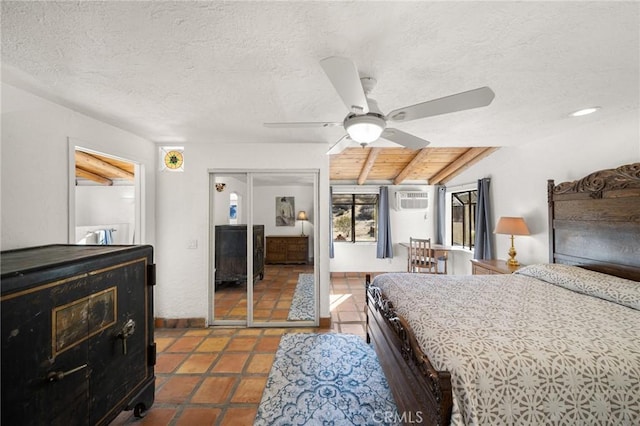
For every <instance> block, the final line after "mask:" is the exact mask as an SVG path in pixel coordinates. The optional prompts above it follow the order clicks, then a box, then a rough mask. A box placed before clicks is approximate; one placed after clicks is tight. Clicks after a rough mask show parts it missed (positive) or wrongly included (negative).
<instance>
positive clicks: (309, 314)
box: [287, 274, 316, 321]
mask: <svg viewBox="0 0 640 426" xmlns="http://www.w3.org/2000/svg"><path fill="white" fill-rule="evenodd" d="M315 318H316V300H315V297H313V274H300V275H298V284H297V285H296V289H295V291H294V292H293V299H292V300H291V307H290V308H289V315H288V316H287V320H288V321H311V320H314V319H315Z"/></svg>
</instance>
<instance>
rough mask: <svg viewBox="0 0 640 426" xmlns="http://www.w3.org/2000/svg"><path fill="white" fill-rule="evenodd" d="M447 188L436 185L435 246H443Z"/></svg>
mask: <svg viewBox="0 0 640 426" xmlns="http://www.w3.org/2000/svg"><path fill="white" fill-rule="evenodd" d="M446 196H447V187H446V186H444V185H436V244H444V234H445V232H446V231H445V229H446V223H445V221H446V214H447V204H446V203H447V200H446Z"/></svg>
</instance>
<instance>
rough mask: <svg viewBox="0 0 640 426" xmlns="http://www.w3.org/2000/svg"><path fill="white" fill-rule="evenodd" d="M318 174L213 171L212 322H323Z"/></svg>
mask: <svg viewBox="0 0 640 426" xmlns="http://www.w3.org/2000/svg"><path fill="white" fill-rule="evenodd" d="M317 176H318V173H317V172H314V171H311V172H306V171H286V172H284V171H280V172H278V171H274V172H254V173H251V172H246V173H229V172H226V173H223V172H216V173H213V174H212V175H211V191H212V208H211V211H212V219H213V220H212V223H213V224H214V225H213V229H212V245H213V247H214V250H213V252H212V254H213V257H214V259H213V265H214V268H212V269H213V275H214V278H213V280H212V281H213V295H214V297H213V300H212V302H213V303H212V315H211V317H212V318H213V324H220V325H222V324H247V325H249V326H274V327H276V326H278V327H280V326H313V325H316V324H317V321H318V285H317V279H316V276H317V272H316V267H315V264H316V257H315V255H314V253H315V251H316V249H315V234H316V229H315V226H314V222H315V220H314V219H315V217H316V216H317V199H318V190H317V188H318V182H317V180H318V178H317ZM223 194H224V195H223ZM223 234H229V235H226V236H225V235H223ZM234 268H235V269H236V272H231V273H227V270H230V269H234ZM240 270H242V273H241V272H239V271H240ZM247 277H248V279H247ZM248 284H249V285H248Z"/></svg>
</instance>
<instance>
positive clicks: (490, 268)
mask: <svg viewBox="0 0 640 426" xmlns="http://www.w3.org/2000/svg"><path fill="white" fill-rule="evenodd" d="M523 266H525V265H522V264H520V265H519V266H508V265H507V261H506V260H503V259H471V273H472V274H473V275H495V274H512V273H514V272H515V271H517V270H518V269H520V268H522V267H523Z"/></svg>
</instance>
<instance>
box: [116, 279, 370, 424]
mask: <svg viewBox="0 0 640 426" xmlns="http://www.w3.org/2000/svg"><path fill="white" fill-rule="evenodd" d="M295 273H296V276H297V273H298V272H295ZM281 279H282V280H286V281H285V282H288V281H290V278H288V277H286V276H284V275H283V276H282V277H281ZM271 284H272V285H273V284H274V283H273V282H272V283H271ZM330 301H331V324H332V325H331V328H332V330H331V331H334V332H341V333H351V334H356V335H359V336H362V338H364V337H365V326H364V325H365V323H364V321H365V316H364V306H365V294H364V274H360V273H346V274H343V273H334V274H331V293H330ZM318 331H320V332H328V331H330V330H318V329H315V328H295V329H292V328H222V327H212V328H207V329H193V328H192V329H168V328H162V329H156V333H155V341H156V345H157V350H158V355H157V362H156V369H155V372H156V400H155V403H154V405H153V406H152V407H151V409H150V410H149V411H148V412H147V414H146V416H145V417H144V418H142V419H138V418H136V417H134V416H133V411H124V412H122V413H121V414H120V415H119V416H118V417H117V418H116V419H115V420H114V421H113V422H112V423H111V425H113V426H115V425H124V424H137V425H154V426H162V425H189V426H201V425H234V426H243V425H252V424H253V420H254V418H255V415H256V412H257V410H258V405H259V404H260V399H261V398H262V392H263V390H264V386H265V384H266V381H267V377H268V375H269V371H270V369H271V365H272V363H273V359H274V357H275V352H276V350H277V349H278V344H279V343H280V337H281V336H282V334H284V333H291V332H318Z"/></svg>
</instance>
